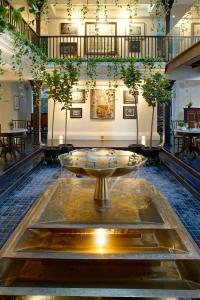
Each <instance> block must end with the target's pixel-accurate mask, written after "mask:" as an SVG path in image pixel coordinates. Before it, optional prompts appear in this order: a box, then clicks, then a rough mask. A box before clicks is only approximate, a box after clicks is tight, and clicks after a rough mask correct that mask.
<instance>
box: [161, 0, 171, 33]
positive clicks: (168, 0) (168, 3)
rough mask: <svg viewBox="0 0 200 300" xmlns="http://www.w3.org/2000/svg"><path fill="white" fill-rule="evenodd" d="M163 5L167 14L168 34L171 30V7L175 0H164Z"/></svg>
mask: <svg viewBox="0 0 200 300" xmlns="http://www.w3.org/2000/svg"><path fill="white" fill-rule="evenodd" d="M162 3H163V5H164V6H165V9H166V16H165V26H166V34H168V33H169V32H170V15H171V9H172V6H173V4H174V0H162Z"/></svg>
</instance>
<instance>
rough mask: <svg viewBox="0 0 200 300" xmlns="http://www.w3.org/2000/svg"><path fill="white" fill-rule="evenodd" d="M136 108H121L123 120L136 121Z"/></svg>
mask: <svg viewBox="0 0 200 300" xmlns="http://www.w3.org/2000/svg"><path fill="white" fill-rule="evenodd" d="M136 118H137V108H136V106H123V119H136Z"/></svg>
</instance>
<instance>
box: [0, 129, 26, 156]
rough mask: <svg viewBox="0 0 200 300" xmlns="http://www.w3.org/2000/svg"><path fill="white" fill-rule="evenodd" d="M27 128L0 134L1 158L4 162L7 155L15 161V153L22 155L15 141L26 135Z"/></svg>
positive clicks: (22, 152)
mask: <svg viewBox="0 0 200 300" xmlns="http://www.w3.org/2000/svg"><path fill="white" fill-rule="evenodd" d="M26 132H27V128H15V129H9V130H4V131H2V132H0V141H1V145H0V146H1V147H2V148H3V151H2V153H3V156H4V158H5V160H6V155H7V153H9V154H10V155H11V157H14V159H16V152H17V153H19V154H24V151H22V149H20V147H19V145H18V143H17V139H19V138H23V137H24V136H25V135H26Z"/></svg>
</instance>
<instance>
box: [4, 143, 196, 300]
mask: <svg viewBox="0 0 200 300" xmlns="http://www.w3.org/2000/svg"><path fill="white" fill-rule="evenodd" d="M59 159H60V161H61V165H62V168H66V169H68V170H70V171H72V172H74V173H76V174H79V175H83V176H84V177H83V178H75V177H74V178H59V179H58V180H57V181H56V182H55V183H54V184H52V185H50V186H49V187H48V189H47V190H46V191H45V192H44V193H43V195H41V196H40V197H39V198H38V200H37V201H36V202H35V204H34V205H33V207H32V209H31V210H30V211H29V212H28V213H27V215H26V216H25V217H24V219H23V220H22V221H21V223H20V224H19V225H18V227H17V228H16V229H15V231H14V233H13V234H12V235H11V237H10V238H9V239H8V241H7V242H6V244H5V245H4V247H3V248H2V251H1V259H0V293H1V295H49V296H73V297H76V296H81V297H162V298H163V299H164V298H165V297H169V296H170V297H200V267H199V266H200V255H199V254H200V253H199V249H198V247H197V246H196V244H195V242H194V241H193V240H192V238H191V236H190V235H189V234H188V232H187V231H186V229H185V228H184V226H183V225H182V224H181V222H180V221H179V219H178V218H177V216H176V215H175V213H174V212H173V211H172V209H171V207H170V205H169V204H168V203H167V202H166V200H165V199H164V198H163V196H162V195H161V194H160V193H159V192H158V191H157V190H156V188H155V187H154V186H151V185H149V184H148V182H147V181H146V180H144V179H139V178H137V179H132V178H128V177H119V176H122V175H125V174H128V173H130V172H132V171H133V170H135V169H137V168H138V167H139V166H140V165H141V164H142V163H144V161H145V160H144V158H143V157H142V156H140V155H137V154H135V153H132V152H128V151H122V150H111V149H101V150H100V149H91V150H88V149H82V150H74V151H71V152H70V153H68V154H63V155H61V156H60V157H59ZM115 177H119V178H115Z"/></svg>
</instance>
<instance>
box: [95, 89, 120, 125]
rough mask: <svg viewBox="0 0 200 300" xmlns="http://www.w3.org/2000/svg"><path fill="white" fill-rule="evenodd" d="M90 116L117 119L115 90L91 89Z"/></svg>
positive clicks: (101, 118)
mask: <svg viewBox="0 0 200 300" xmlns="http://www.w3.org/2000/svg"><path fill="white" fill-rule="evenodd" d="M90 118H91V119H98V120H114V119H115V90H113V89H109V90H103V89H95V90H91V91H90Z"/></svg>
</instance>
